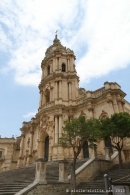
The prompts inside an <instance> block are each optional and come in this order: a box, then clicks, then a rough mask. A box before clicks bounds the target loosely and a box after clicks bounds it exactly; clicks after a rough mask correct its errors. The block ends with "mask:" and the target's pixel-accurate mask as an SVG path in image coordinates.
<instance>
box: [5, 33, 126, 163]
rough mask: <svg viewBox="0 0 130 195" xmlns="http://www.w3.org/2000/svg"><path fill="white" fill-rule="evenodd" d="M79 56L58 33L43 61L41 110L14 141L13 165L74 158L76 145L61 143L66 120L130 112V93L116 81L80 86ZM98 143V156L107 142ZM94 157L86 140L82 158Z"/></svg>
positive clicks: (26, 123) (24, 123) (40, 86)
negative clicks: (87, 87)
mask: <svg viewBox="0 0 130 195" xmlns="http://www.w3.org/2000/svg"><path fill="white" fill-rule="evenodd" d="M75 59H76V57H75V55H74V52H73V51H72V50H70V49H68V48H66V47H64V46H62V44H61V42H60V40H59V39H58V38H57V35H56V36H55V39H54V41H53V44H52V45H51V46H50V47H49V48H48V49H47V50H46V53H45V57H44V59H43V60H42V63H41V69H42V78H41V82H40V84H39V91H40V101H39V108H38V112H37V114H36V116H35V118H32V119H31V121H29V122H23V126H22V128H21V136H20V137H19V138H18V139H17V140H16V143H15V144H14V151H13V154H12V164H13V163H14V164H15V165H13V166H12V167H15V166H17V167H22V166H26V165H29V164H31V163H33V162H35V161H36V160H37V159H41V158H43V159H46V160H49V161H54V160H64V159H72V158H73V152H72V148H62V147H61V146H60V145H59V143H58V140H59V138H60V137H61V134H62V127H63V125H64V121H65V120H71V118H72V117H78V116H80V115H83V116H85V118H86V119H89V118H103V117H106V116H108V117H110V116H111V115H112V114H114V113H119V112H124V111H125V112H129V113H130V103H129V102H127V101H126V100H125V99H124V97H125V95H126V94H125V93H124V92H123V91H122V90H121V87H120V85H118V84H117V83H116V82H105V83H104V86H103V87H101V88H100V89H97V90H95V91H87V90H85V89H84V88H79V77H78V76H77V72H76V68H75ZM97 145H98V148H97V153H98V155H104V147H105V143H104V142H103V141H102V142H99V143H97ZM90 156H91V149H89V148H88V143H87V142H86V143H85V144H84V147H83V149H82V152H81V153H80V155H79V158H80V159H81V158H88V157H90ZM1 166H2V165H1Z"/></svg>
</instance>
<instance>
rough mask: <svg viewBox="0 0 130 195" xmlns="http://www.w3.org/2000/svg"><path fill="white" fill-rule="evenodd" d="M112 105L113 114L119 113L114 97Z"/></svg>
mask: <svg viewBox="0 0 130 195" xmlns="http://www.w3.org/2000/svg"><path fill="white" fill-rule="evenodd" d="M113 105H114V111H115V113H119V109H118V105H117V100H116V96H115V95H114V97H113Z"/></svg>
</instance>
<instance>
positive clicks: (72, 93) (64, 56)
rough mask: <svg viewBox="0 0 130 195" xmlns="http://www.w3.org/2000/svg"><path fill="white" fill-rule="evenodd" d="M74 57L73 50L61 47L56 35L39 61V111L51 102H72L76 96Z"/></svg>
mask: <svg viewBox="0 0 130 195" xmlns="http://www.w3.org/2000/svg"><path fill="white" fill-rule="evenodd" d="M75 59H76V58H75V55H74V52H73V51H72V50H70V49H68V48H66V47H63V46H62V45H61V42H60V40H59V39H58V38H57V35H56V36H55V39H54V41H53V45H51V46H50V47H49V48H48V49H47V50H46V53H45V58H44V59H43V60H42V63H41V69H42V79H41V83H40V85H39V89H40V103H39V111H40V110H41V109H44V106H45V105H46V104H51V103H52V102H53V103H54V104H55V105H61V104H62V105H65V106H69V105H72V104H73V101H75V99H76V97H77V88H78V82H79V78H78V76H77V73H76V70H75Z"/></svg>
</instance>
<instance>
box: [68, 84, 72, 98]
mask: <svg viewBox="0 0 130 195" xmlns="http://www.w3.org/2000/svg"><path fill="white" fill-rule="evenodd" d="M68 84H69V100H71V99H72V97H71V96H72V89H71V82H69V83H68Z"/></svg>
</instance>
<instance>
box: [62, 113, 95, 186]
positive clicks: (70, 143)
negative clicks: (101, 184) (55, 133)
mask: <svg viewBox="0 0 130 195" xmlns="http://www.w3.org/2000/svg"><path fill="white" fill-rule="evenodd" d="M97 124H98V120H97V119H89V120H86V119H85V117H84V116H79V118H73V119H72V120H71V121H68V120H67V121H65V123H64V125H65V126H64V127H63V133H62V136H61V138H60V139H59V143H60V144H61V145H62V146H63V147H72V149H73V155H74V158H73V162H72V167H71V168H72V172H71V183H72V188H73V189H76V176H75V164H76V160H77V157H78V155H79V154H80V152H81V149H82V148H83V144H84V142H85V141H89V142H90V143H93V142H94V141H96V136H97V134H96V132H97V131H96V130H98V125H97Z"/></svg>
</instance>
